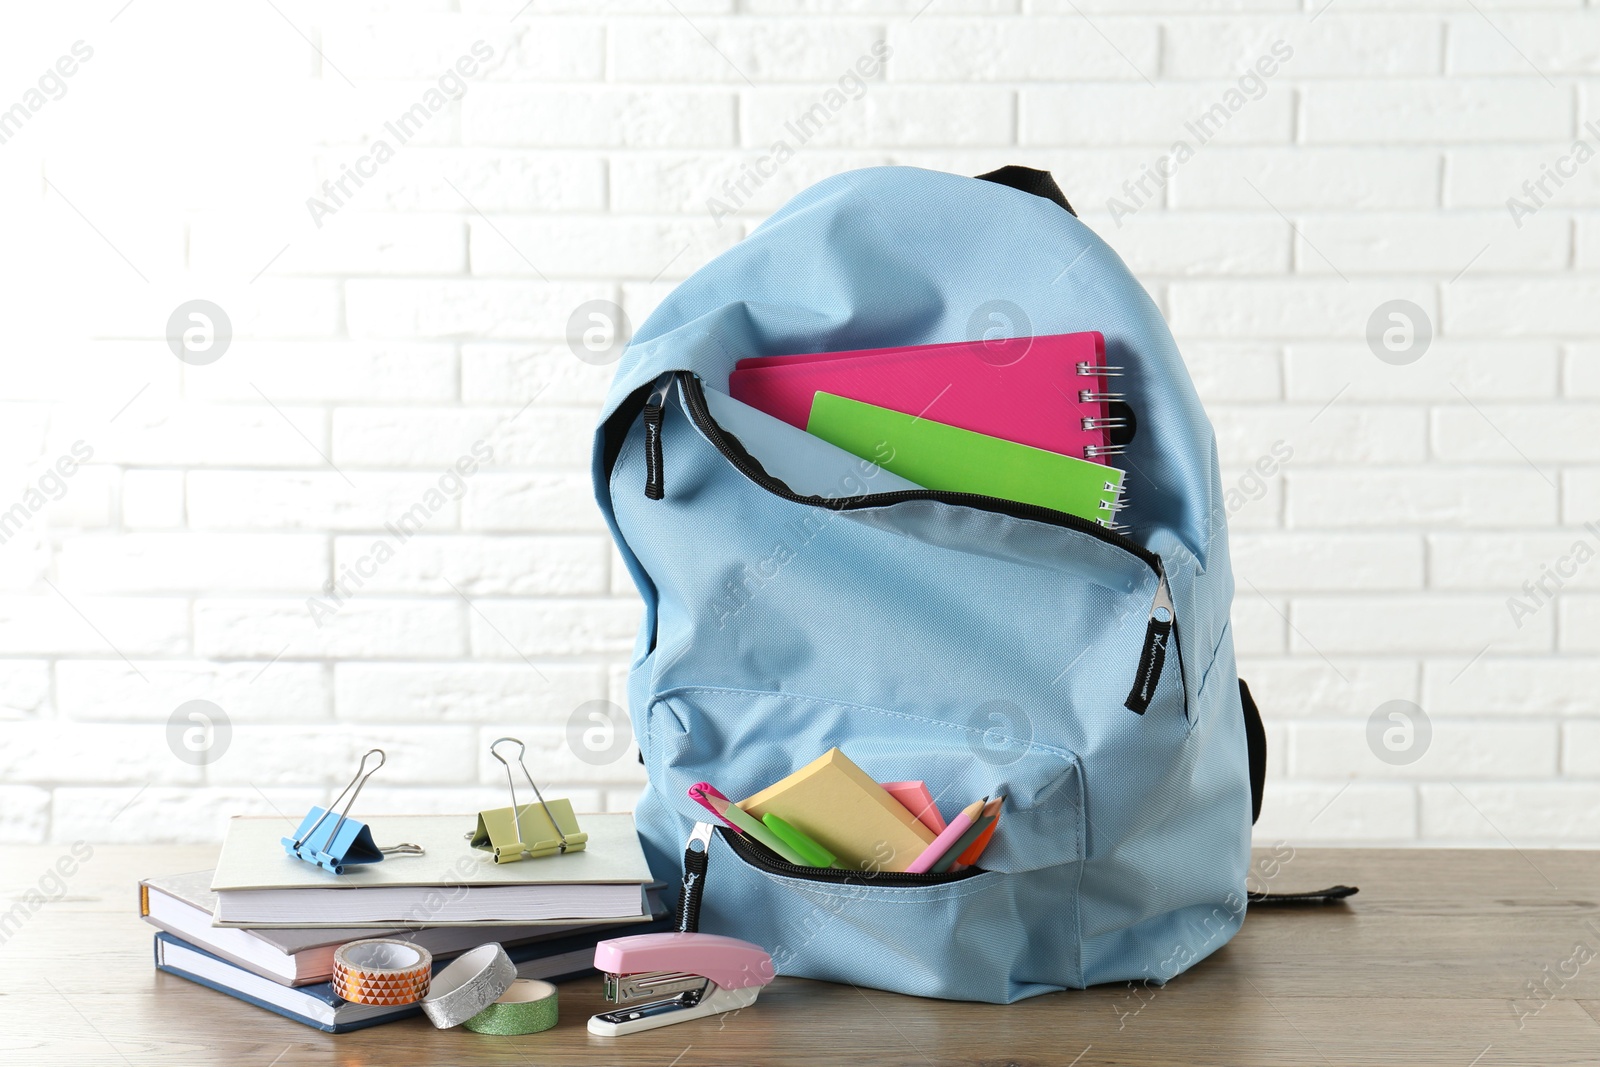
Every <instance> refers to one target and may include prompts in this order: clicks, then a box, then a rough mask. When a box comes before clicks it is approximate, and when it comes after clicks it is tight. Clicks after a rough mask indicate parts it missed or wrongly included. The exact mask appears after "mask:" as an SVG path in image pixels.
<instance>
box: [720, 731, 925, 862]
mask: <svg viewBox="0 0 1600 1067" xmlns="http://www.w3.org/2000/svg"><path fill="white" fill-rule="evenodd" d="M739 806H740V807H741V808H743V809H744V810H745V811H747V812H749V813H750V814H751V815H753V816H755V817H756V818H758V819H759V818H761V817H762V816H764V815H766V814H768V813H769V812H770V813H771V814H774V815H776V816H778V818H780V819H782V820H783V821H784V822H787V823H789V824H790V825H791V826H793V827H794V828H795V829H797V830H799V831H800V832H801V833H803V834H805V835H806V836H807V837H810V838H811V839H812V840H814V841H816V842H817V844H819V845H821V846H822V847H823V848H825V849H827V850H828V851H829V852H832V853H833V854H834V855H835V856H836V857H838V862H839V865H840V866H841V867H846V868H850V869H852V870H880V871H903V870H905V869H906V867H908V866H909V865H910V864H911V861H912V860H914V859H916V858H917V857H918V856H919V855H921V854H922V851H923V850H924V849H925V848H927V847H928V845H930V844H931V843H932V842H933V839H934V837H935V834H934V832H933V831H932V830H930V829H928V828H927V827H926V826H924V825H923V824H922V823H921V822H920V821H919V820H918V819H917V817H916V816H915V815H913V814H911V812H909V811H907V810H906V809H905V806H904V805H902V804H901V803H900V802H899V801H898V800H896V799H895V798H894V797H892V796H890V795H889V794H888V793H887V792H885V791H884V788H883V787H882V786H881V785H879V784H878V783H877V782H875V781H873V780H872V779H871V778H870V777H868V775H867V773H866V772H865V771H863V770H862V769H861V768H860V767H857V766H856V765H855V764H854V763H852V762H851V761H850V758H849V757H848V756H846V755H845V754H844V753H843V752H841V751H839V750H838V749H837V748H830V749H829V750H828V751H827V752H824V753H823V754H822V755H821V756H819V757H817V758H816V759H815V760H812V761H811V762H810V763H808V764H806V765H805V766H804V767H801V768H800V769H799V770H798V771H795V772H794V773H793V774H791V775H789V776H788V777H787V778H785V779H783V780H782V781H780V782H777V783H774V784H773V785H770V786H768V787H767V788H765V789H763V790H762V791H761V792H759V793H757V794H755V795H754V796H751V797H748V798H746V799H744V800H741V801H739Z"/></svg>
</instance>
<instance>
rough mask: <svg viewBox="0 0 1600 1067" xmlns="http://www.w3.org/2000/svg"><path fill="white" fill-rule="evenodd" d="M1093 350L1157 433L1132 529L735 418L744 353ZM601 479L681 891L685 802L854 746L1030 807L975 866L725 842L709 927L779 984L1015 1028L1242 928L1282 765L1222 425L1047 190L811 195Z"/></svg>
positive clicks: (703, 275)
mask: <svg viewBox="0 0 1600 1067" xmlns="http://www.w3.org/2000/svg"><path fill="white" fill-rule="evenodd" d="M1090 330H1098V331H1100V332H1101V333H1102V334H1104V335H1105V340H1106V351H1107V359H1106V362H1107V363H1108V364H1111V365H1117V366H1120V367H1122V368H1123V375H1122V376H1121V377H1120V378H1116V379H1114V380H1115V383H1116V388H1117V389H1118V390H1119V391H1120V392H1122V393H1124V394H1126V399H1127V401H1128V402H1129V404H1130V405H1131V407H1132V408H1133V410H1134V411H1135V412H1136V413H1137V424H1138V429H1137V434H1136V436H1134V438H1133V439H1132V442H1131V443H1130V444H1129V446H1128V448H1127V452H1126V455H1124V456H1121V457H1119V459H1120V460H1121V462H1118V463H1117V465H1118V466H1120V467H1123V468H1125V469H1126V471H1127V475H1128V478H1127V500H1128V506H1127V507H1126V509H1125V510H1124V511H1122V512H1121V513H1120V516H1119V519H1120V522H1121V523H1123V524H1125V526H1126V528H1127V533H1126V534H1125V535H1124V534H1120V533H1116V532H1113V531H1112V530H1109V529H1107V528H1105V527H1102V526H1098V525H1095V524H1093V523H1090V522H1087V521H1085V520H1082V519H1077V518H1075V517H1072V516H1067V515H1064V514H1062V513H1059V512H1055V511H1051V510H1048V509H1044V508H1039V507H1030V506H1025V505H1018V504H1013V503H1009V502H1006V501H1002V500H997V499H993V498H988V497H976V496H970V495H962V494H953V493H942V492H931V491H927V490H923V489H919V488H917V487H915V486H913V485H912V484H911V483H909V482H906V481H904V480H903V479H900V478H897V477H896V476H895V475H893V474H890V473H888V472H886V471H883V470H880V469H879V468H876V467H874V466H872V465H871V464H868V463H865V462H864V461H862V460H860V459H857V458H856V457H854V456H852V455H849V454H847V453H845V452H843V451H840V450H839V449H836V448H834V447H832V446H831V445H828V444H826V443H824V442H823V441H821V440H819V439H817V438H815V437H812V436H810V435H809V434H807V433H805V432H803V431H801V430H798V429H796V428H794V427H792V426H789V425H788V424H786V423H783V422H780V421H779V420H777V419H774V418H771V417H769V416H767V415H765V414H763V413H761V412H759V411H756V410H755V409H753V408H750V407H747V406H745V405H743V404H741V403H739V402H737V401H735V400H733V399H731V398H730V397H729V396H728V395H727V383H728V375H729V372H730V371H731V370H732V369H733V366H734V363H735V361H737V360H739V359H742V358H745V357H749V356H768V355H780V354H790V353H805V352H827V351H843V350H850V349H863V348H875V347H885V346H891V345H915V344H930V343H937V342H945V341H958V340H968V339H976V338H984V337H991V338H992V337H998V336H1023V335H1047V334H1060V333H1072V332H1078V331H1090ZM594 477H595V486H596V491H597V494H598V496H599V501H600V505H601V507H602V509H603V510H604V512H605V515H606V519H607V521H608V523H609V524H610V526H611V530H612V533H613V535H614V536H615V538H616V541H617V545H618V546H619V548H620V549H621V552H622V557H623V559H624V560H626V562H627V566H628V568H629V570H630V572H631V573H632V575H633V578H634V580H635V582H636V583H637V584H638V587H639V591H640V593H641V594H642V595H643V598H644V602H645V615H644V621H643V625H642V626H641V628H640V632H639V640H638V645H637V647H636V649H635V654H634V657H633V664H632V674H631V676H630V680H629V689H628V699H629V706H630V710H631V715H632V717H633V722H634V730H635V733H636V735H637V737H638V742H639V748H640V752H641V755H642V759H643V762H644V764H645V767H646V768H647V771H648V774H649V787H648V788H647V790H646V792H645V793H644V795H643V797H642V799H641V800H640V802H639V805H638V809H637V818H638V825H639V830H640V833H641V835H642V836H643V838H644V841H645V844H646V849H647V852H648V854H649V858H650V862H651V866H652V868H653V869H654V871H655V873H656V875H657V877H659V878H663V879H670V880H673V881H676V879H677V878H678V876H679V870H680V867H679V865H680V862H681V860H682V857H683V855H684V853H683V851H682V850H683V848H684V844H685V841H686V840H687V839H688V838H689V837H690V836H691V835H692V834H693V833H695V828H696V824H697V823H700V822H702V821H703V820H704V818H705V812H704V809H702V808H700V807H699V806H698V805H696V804H695V802H694V801H693V800H691V799H689V797H688V796H687V790H688V788H689V787H690V786H691V785H693V784H694V783H696V782H700V781H710V782H712V783H713V784H715V785H716V786H717V787H718V788H719V789H721V790H722V791H723V792H725V793H726V794H728V795H729V796H731V797H739V796H744V795H747V794H749V793H752V792H755V791H757V790H758V789H760V788H762V787H765V786H766V785H768V784H770V783H772V782H775V781H777V780H778V779H780V778H782V777H783V776H785V775H787V774H789V773H790V772H791V771H794V770H795V769H797V768H799V767H801V766H804V765H805V764H807V763H809V762H811V761H812V760H813V759H814V758H816V757H817V756H819V755H820V754H822V753H823V752H824V751H826V750H827V749H829V748H831V747H834V746H838V747H840V748H842V749H843V750H844V751H845V752H846V753H847V754H848V755H849V756H850V757H851V758H852V759H853V760H854V761H855V762H856V763H858V764H859V765H860V766H861V767H862V768H863V769H864V770H865V771H866V772H867V773H868V774H869V775H871V776H872V777H874V778H875V779H876V780H878V781H883V782H887V781H896V780H905V779H923V780H925V781H927V782H928V783H929V787H930V789H932V790H933V792H934V793H935V794H936V795H939V796H943V797H945V798H947V799H946V801H945V804H944V805H943V806H944V807H945V808H946V814H947V815H953V814H954V808H956V807H959V806H961V805H962V804H965V803H966V802H968V801H969V800H971V799H975V798H978V797H982V796H998V795H1001V794H1003V795H1004V796H1005V797H1006V798H1007V801H1006V807H1005V810H1004V814H1003V816H1002V819H1001V822H1000V828H999V831H998V832H997V833H996V835H995V837H994V839H993V842H992V843H991V844H990V846H989V847H988V849H987V851H985V852H984V853H983V856H982V858H981V861H980V864H979V866H978V867H975V868H968V869H966V870H964V871H961V872H959V873H954V874H945V875H907V874H890V873H877V874H868V873H862V872H850V873H847V872H843V871H830V870H814V869H809V868H806V869H802V868H796V867H791V866H789V865H787V864H783V863H779V862H774V861H773V860H772V858H771V856H770V854H767V853H764V852H763V851H761V850H760V849H758V848H755V847H752V846H751V845H750V844H748V843H746V842H745V841H744V840H743V839H742V838H739V837H737V835H730V834H728V833H726V832H724V831H720V830H719V831H717V832H715V833H714V834H712V835H711V836H710V844H709V848H708V851H707V854H706V856H705V857H704V859H703V861H702V862H703V863H704V864H705V867H706V868H707V870H706V873H705V875H704V897H703V901H702V902H701V904H700V909H701V910H700V916H699V922H700V928H701V929H704V930H707V931H709V932H713V933H720V934H729V935H732V936H735V937H740V938H744V939H746V940H749V941H753V942H755V943H757V944H760V945H762V946H763V947H765V948H766V949H767V950H768V951H769V952H771V953H772V956H773V959H774V961H775V964H776V966H777V969H778V972H779V973H780V974H788V975H798V976H802V977H808V978H819V979H826V980H829V981H835V982H851V983H855V984H857V985H863V986H872V987H876V988H879V989H888V990H894V991H897V992H903V993H912V994H918V995H921V996H931V997H946V998H952V999H961V1000H978V1001H995V1002H1010V1001H1014V1000H1018V999H1021V998H1023V997H1029V996H1033V995H1036V994H1039V993H1045V992H1050V991H1054V990H1059V989H1063V988H1081V987H1083V986H1086V985H1091V984H1095V983H1100V982H1113V981H1124V980H1145V981H1152V982H1163V981H1165V980H1167V979H1169V978H1171V977H1172V976H1173V975H1175V974H1177V973H1179V972H1180V971H1183V970H1185V969H1186V968H1188V967H1189V966H1191V965H1192V964H1194V963H1196V962H1197V961H1199V960H1201V959H1203V958H1204V957H1206V956H1207V955H1209V954H1210V953H1212V952H1214V951H1216V950H1217V949H1218V948H1220V947H1221V946H1222V945H1223V944H1225V943H1226V942H1227V941H1228V939H1229V938H1230V937H1232V936H1233V934H1234V932H1235V931H1236V930H1237V929H1238V928H1239V925H1240V923H1241V922H1242V921H1243V919H1244V914H1245V909H1246V901H1247V894H1246V888H1245V877H1246V873H1247V868H1248V866H1249V863H1250V852H1249V844H1250V826H1251V822H1252V818H1253V814H1254V813H1255V811H1256V810H1258V809H1259V803H1260V800H1259V791H1260V776H1261V773H1262V770H1263V768H1264V759H1265V755H1264V741H1263V740H1262V737H1261V732H1260V721H1259V718H1257V717H1256V716H1255V711H1254V707H1253V705H1252V704H1250V702H1249V699H1248V693H1247V691H1243V690H1242V686H1241V683H1240V682H1239V680H1238V676H1237V674H1236V672H1235V667H1234V657H1233V641H1232V636H1231V633H1230V631H1229V628H1228V608H1229V604H1230V602H1231V600H1232V597H1233V576H1232V574H1231V572H1230V570H1229V565H1228V537H1227V529H1226V524H1225V511H1224V505H1223V498H1222V490H1221V486H1220V482H1219V478H1218V471H1217V453H1216V446H1215V443H1214V439H1213V435H1212V430H1211V426H1210V424H1209V423H1208V422H1207V421H1206V416H1205V413H1204V412H1203V411H1202V410H1201V407H1200V402H1199V400H1198V398H1197V397H1196V395H1195V391H1194V387H1193V385H1192V384H1191V383H1190V380H1189V376H1188V373H1187V372H1186V371H1185V369H1184V365H1183V362H1182V360H1181V359H1180V357H1179V355H1178V351H1177V348H1176V347H1175V346H1174V344H1173V341H1172V337H1171V335H1170V334H1169V333H1168V332H1167V328H1166V325H1165V323H1163V321H1162V318H1161V314H1160V312H1159V311H1158V310H1157V309H1156V306H1155V304H1154V303H1153V302H1152V301H1151V299H1150V297H1149V296H1148V295H1147V294H1146V293H1145V291H1144V289H1143V288H1141V287H1140V285H1139V283H1138V282H1137V281H1135V280H1134V278H1133V276H1132V275H1131V274H1129V272H1128V270H1127V268H1126V267H1124V266H1123V264H1122V261H1121V260H1120V259H1118V258H1117V256H1116V254H1115V253H1114V252H1112V251H1111V249H1110V248H1108V247H1107V246H1106V244H1105V243H1104V242H1102V241H1101V240H1100V239H1099V238H1098V237H1096V236H1095V235H1094V234H1093V233H1091V232H1090V231H1089V229H1088V228H1087V227H1086V226H1085V225H1084V224H1083V223H1081V222H1079V221H1078V219H1077V218H1076V217H1075V216H1074V215H1073V214H1072V212H1071V208H1070V207H1069V206H1068V205H1067V202H1066V200H1065V199H1064V198H1062V196H1061V194H1060V192H1059V191H1058V190H1057V189H1056V187H1055V184H1054V183H1053V182H1052V181H1051V180H1050V179H1049V176H1048V175H1046V174H1043V173H1042V172H1038V171H1028V170H1025V169H1022V168H1005V169H1004V170H1003V171H997V172H995V174H993V175H988V176H985V179H984V180H979V179H974V178H966V177H959V176H956V175H952V174H942V173H937V172H933V171H925V170H918V169H913V168H909V167H881V168H874V169H869V170H861V171H854V172H851V173H846V174H840V175H838V176H836V177H833V178H830V179H828V180H826V181H824V182H821V183H820V184H818V185H816V186H814V187H813V188H811V189H809V190H807V191H806V192H804V193H802V194H801V195H799V196H797V197H795V198H794V199H793V200H792V201H790V202H789V203H788V205H786V206H785V207H784V208H783V209H782V210H781V211H779V212H778V213H777V214H775V215H774V216H772V218H770V219H769V220H768V221H767V222H765V223H764V224H762V225H761V226H760V227H759V228H758V229H757V230H756V231H755V232H754V233H752V234H751V235H750V236H749V237H748V238H747V239H746V240H745V241H744V242H743V243H741V244H740V245H738V246H737V247H735V248H733V249H731V250H729V251H728V252H726V253H724V254H723V255H721V256H719V257H718V258H717V259H716V260H715V261H713V262H712V263H710V264H708V265H707V266H706V267H705V268H703V269H702V270H700V271H699V272H697V273H696V274H695V275H694V276H693V277H691V278H690V279H689V280H687V281H686V282H684V283H683V284H682V285H680V286H679V287H678V288H677V290H676V291H675V292H673V293H672V294H671V295H670V296H669V297H668V298H667V299H666V300H665V301H664V302H663V303H662V304H661V306H660V307H659V308H658V309H657V310H656V311H655V313H654V314H652V315H651V316H650V318H649V320H648V321H647V322H645V323H644V325H643V327H642V328H641V329H640V330H639V332H638V334H637V335H636V336H635V337H634V339H633V341H632V344H631V346H630V347H629V348H628V350H627V352H626V354H625V356H624V358H623V360H622V363H621V365H620V367H619V369H618V372H617V375H616V380H615V382H614V383H613V385H612V388H611V393H610V396H609V397H608V398H607V400H606V404H605V411H604V414H603V416H602V422H601V425H600V428H599V431H598V433H597V437H596V444H595V452H594ZM1247 735H1248V737H1247ZM948 798H959V800H957V801H956V802H955V803H954V804H952V803H951V802H950V801H949V799H948ZM691 855H693V854H691Z"/></svg>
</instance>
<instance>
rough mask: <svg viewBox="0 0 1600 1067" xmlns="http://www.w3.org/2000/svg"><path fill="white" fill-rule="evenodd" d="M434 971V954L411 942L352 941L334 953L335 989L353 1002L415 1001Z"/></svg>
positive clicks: (371, 939) (389, 939)
mask: <svg viewBox="0 0 1600 1067" xmlns="http://www.w3.org/2000/svg"><path fill="white" fill-rule="evenodd" d="M432 970H433V956H432V955H431V954H430V953H429V952H428V950H427V949H425V948H419V947H418V946H416V945H413V944H411V943H410V942H409V941H396V940H394V939H392V938H387V937H373V938H368V939H367V940H365V941H351V942H348V943H346V944H343V945H340V946H339V947H338V949H336V950H335V951H334V953H333V991H334V992H335V993H337V994H338V995H339V996H340V997H342V998H343V999H345V1000H348V1001H349V1002H350V1003H352V1004H382V1005H395V1004H415V1003H416V1002H417V1001H419V1000H421V999H422V998H423V997H425V996H427V995H428V975H429V974H430V973H431V972H432Z"/></svg>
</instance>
